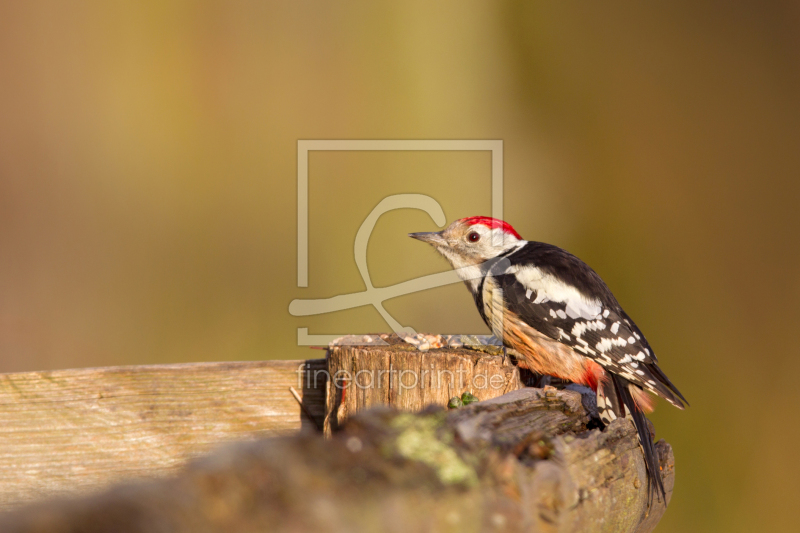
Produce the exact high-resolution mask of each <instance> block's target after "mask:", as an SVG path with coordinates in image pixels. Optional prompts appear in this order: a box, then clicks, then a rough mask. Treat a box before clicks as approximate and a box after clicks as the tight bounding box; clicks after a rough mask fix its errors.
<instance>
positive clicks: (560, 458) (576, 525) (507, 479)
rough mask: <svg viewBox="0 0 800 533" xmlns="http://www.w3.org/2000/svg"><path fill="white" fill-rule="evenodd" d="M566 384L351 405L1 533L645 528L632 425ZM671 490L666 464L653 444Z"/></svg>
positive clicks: (650, 522)
mask: <svg viewBox="0 0 800 533" xmlns="http://www.w3.org/2000/svg"><path fill="white" fill-rule="evenodd" d="M587 421H588V416H587V414H586V411H585V410H584V408H583V406H582V405H581V397H580V395H579V394H578V393H576V392H571V391H556V390H555V389H550V390H541V389H532V388H528V389H522V390H517V391H513V392H511V393H509V394H507V395H505V396H503V397H501V398H496V399H493V400H487V401H485V402H481V403H477V404H473V405H470V406H468V407H463V408H461V409H458V410H455V411H450V412H447V411H444V410H442V409H438V410H431V409H428V410H427V411H425V412H423V413H419V414H411V413H406V412H399V411H396V410H389V409H386V408H378V409H374V410H368V411H365V412H362V413H359V414H358V415H356V416H355V417H353V418H351V419H349V420H348V421H347V423H346V424H345V425H344V428H343V429H342V430H341V431H339V432H336V433H334V434H333V437H332V438H331V439H327V440H326V439H325V438H324V437H323V436H321V435H320V434H319V433H312V432H307V433H302V434H299V435H296V436H293V437H280V438H273V439H266V440H261V441H257V442H253V443H249V444H240V445H231V446H230V447H228V448H226V449H223V450H219V451H217V452H215V453H213V454H212V455H210V456H208V457H205V458H202V459H199V460H197V461H195V462H193V463H192V464H191V465H190V466H189V467H187V468H185V469H184V470H182V471H181V472H180V473H179V474H178V475H177V476H175V477H174V478H171V479H168V480H161V481H151V482H147V483H143V484H137V485H129V486H124V487H118V488H116V489H114V490H112V491H110V492H108V493H105V494H102V495H98V496H94V497H89V498H84V499H81V500H77V501H75V500H72V501H62V502H50V503H41V504H37V505H35V506H33V507H29V508H25V509H21V510H19V511H17V512H14V513H11V514H8V515H4V516H0V531H3V532H4V533H35V532H45V531H46V532H48V533H67V532H76V531H81V532H82V533H101V532H110V531H114V532H120V533H138V532H142V533H143V532H148V533H149V532H152V531H170V532H173V533H183V532H186V533H217V532H220V533H221V532H226V533H227V532H230V531H236V532H262V531H279V532H281V531H286V532H289V531H292V532H305V531H308V532H312V531H313V532H318V531H326V532H348V533H350V532H360V531H364V532H367V531H369V532H372V531H403V532H404V533H414V532H417V531H454V532H455V531H458V532H460V533H464V532H473V531H474V532H478V531H510V532H522V531H526V532H543V533H550V532H559V533H560V532H573V531H574V532H587V533H592V532H614V533H625V532H639V533H646V532H648V531H651V530H652V529H653V528H654V527H655V524H656V523H657V522H658V519H659V518H660V517H661V515H662V513H663V511H664V507H665V504H664V503H661V504H654V506H653V507H652V508H651V509H650V512H649V514H648V513H647V510H646V509H647V505H646V500H647V494H648V490H647V480H646V477H645V475H646V474H645V466H644V461H643V457H642V453H641V450H640V448H639V445H638V442H637V436H636V431H635V429H634V428H633V425H632V424H631V422H630V421H628V420H622V419H620V420H616V421H614V422H613V423H612V424H611V425H610V426H609V427H608V428H606V429H605V430H604V431H602V432H601V431H599V430H596V429H595V430H587V428H586V423H587ZM656 450H657V452H658V455H659V461H660V464H661V467H662V470H661V474H662V476H663V479H664V486H665V488H666V489H667V495H668V497H669V496H671V494H672V487H673V481H674V465H673V458H672V453H671V449H670V447H669V445H667V444H666V443H664V442H663V441H661V442H659V443H658V444H657V446H656Z"/></svg>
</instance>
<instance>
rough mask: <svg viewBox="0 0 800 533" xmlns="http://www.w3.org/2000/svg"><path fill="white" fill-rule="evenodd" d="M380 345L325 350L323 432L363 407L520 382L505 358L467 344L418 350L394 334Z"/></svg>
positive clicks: (417, 403) (482, 393)
mask: <svg viewBox="0 0 800 533" xmlns="http://www.w3.org/2000/svg"><path fill="white" fill-rule="evenodd" d="M383 338H384V340H385V341H387V343H388V345H386V346H334V347H331V348H330V349H329V350H328V370H329V372H330V376H331V383H330V386H329V387H328V394H327V412H326V417H325V431H326V434H330V432H331V431H335V430H336V429H337V428H338V427H339V426H340V425H341V424H343V423H344V422H345V420H346V419H347V418H348V417H350V416H352V415H354V414H356V413H358V412H360V411H363V410H365V409H369V408H370V407H374V406H377V405H388V406H391V407H395V408H397V409H400V410H402V411H410V412H415V411H421V410H422V409H424V408H425V407H427V406H429V405H438V406H446V405H447V402H448V400H449V399H450V398H452V397H454V396H460V395H461V394H462V393H464V392H471V393H472V394H474V395H475V396H476V397H477V398H478V399H479V400H488V399H490V398H496V397H498V396H502V395H503V394H505V393H507V392H509V391H512V390H516V389H519V388H522V387H523V384H522V383H521V382H520V378H519V370H518V368H517V367H516V366H515V365H514V364H512V362H511V360H510V358H507V357H504V356H503V355H501V354H500V355H498V354H497V352H499V350H500V349H499V348H496V349H495V353H494V354H492V353H482V352H480V351H476V350H473V349H467V348H463V347H459V348H450V347H443V348H436V349H431V350H429V351H424V352H421V351H418V350H417V349H416V348H415V347H414V346H413V345H410V344H407V343H405V342H403V341H401V340H399V339H398V337H397V336H396V335H390V336H384V337H383Z"/></svg>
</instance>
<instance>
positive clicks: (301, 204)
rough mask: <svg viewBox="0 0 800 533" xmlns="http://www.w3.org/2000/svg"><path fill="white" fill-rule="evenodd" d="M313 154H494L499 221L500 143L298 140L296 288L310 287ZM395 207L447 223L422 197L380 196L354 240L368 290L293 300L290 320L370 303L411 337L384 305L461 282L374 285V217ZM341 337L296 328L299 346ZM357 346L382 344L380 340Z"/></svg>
mask: <svg viewBox="0 0 800 533" xmlns="http://www.w3.org/2000/svg"><path fill="white" fill-rule="evenodd" d="M312 150H326V151H331V150H342V151H376V150H380V151H398V150H405V151H445V150H451V151H490V152H491V154H492V199H491V202H492V203H491V205H492V217H494V218H498V219H501V220H502V218H503V141H502V140H300V141H297V286H298V287H308V154H309V152H310V151H312ZM394 209H419V210H422V211H425V212H426V213H428V215H429V216H430V217H431V219H433V221H434V222H435V223H436V225H437V226H439V227H442V226H444V225H445V223H446V221H447V219H446V217H445V214H444V210H442V207H441V205H439V202H437V201H436V200H434V199H433V198H431V197H430V196H426V195H424V194H396V195H392V196H388V197H386V198H384V199H383V200H382V201H381V202H380V203H379V204H378V205H377V206H376V207H375V208H374V209H373V210H372V212H370V213H369V214H368V215H367V217H366V218H365V219H364V222H363V223H362V224H361V227H360V228H359V230H358V233H357V234H356V238H355V246H354V253H355V260H356V265H357V266H358V271H359V273H360V274H361V278H362V279H363V280H364V285H365V286H366V290H364V291H362V292H355V293H350V294H342V295H338V296H334V297H331V298H325V299H308V300H304V299H296V300H293V301H292V302H291V303H290V304H289V313H291V314H292V315H293V316H311V315H320V314H324V313H332V312H334V311H341V310H345V309H352V308H354V307H360V306H364V305H372V306H373V307H375V309H376V310H377V311H378V312H379V313H380V315H381V316H382V317H383V319H384V320H385V321H386V323H387V324H388V325H389V327H391V328H392V330H393V331H394V332H395V333H397V334H401V335H413V334H415V333H416V332H415V331H414V330H413V329H412V328H411V327H408V326H406V327H404V326H402V325H401V324H400V323H399V322H398V321H397V320H395V318H394V317H392V315H390V314H389V313H388V312H387V311H386V309H384V307H383V302H384V301H385V300H388V299H391V298H395V297H397V296H403V295H405V294H411V293H413V292H418V291H423V290H426V289H432V288H435V287H441V286H444V285H449V284H451V283H459V282H460V281H461V279H460V278H459V277H458V274H457V272H456V271H454V270H448V271H447V272H441V273H438V274H431V275H428V276H423V277H421V278H416V279H412V280H408V281H404V282H402V283H398V284H395V285H391V286H388V287H375V286H373V285H372V280H371V279H370V275H369V269H368V268H367V244H368V242H369V237H370V235H371V234H372V230H373V229H374V228H375V224H376V223H377V221H378V219H379V218H380V217H381V215H383V214H384V213H387V212H389V211H392V210H394ZM343 336H344V335H311V334H309V333H308V328H298V329H297V343H298V345H300V346H320V345H327V344H329V343H330V342H332V341H333V340H334V339H336V338H339V337H343ZM360 344H373V345H374V344H385V342H384V341H383V340H381V339H380V337H377V336H376V337H373V338H371V339H370V340H364V341H363V342H361V343H360Z"/></svg>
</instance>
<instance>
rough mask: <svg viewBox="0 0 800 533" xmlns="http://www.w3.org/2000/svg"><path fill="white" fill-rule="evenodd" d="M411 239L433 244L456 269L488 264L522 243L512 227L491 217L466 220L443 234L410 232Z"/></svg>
mask: <svg viewBox="0 0 800 533" xmlns="http://www.w3.org/2000/svg"><path fill="white" fill-rule="evenodd" d="M408 236H409V237H413V238H415V239H419V240H421V241H423V242H427V243H428V244H431V245H432V246H433V247H434V248H436V251H438V252H439V253H440V254H442V255H443V256H445V258H447V260H448V261H450V264H452V265H453V267H455V268H461V267H466V266H471V265H477V264H480V263H483V262H484V261H488V260H489V259H492V258H494V257H497V256H498V255H500V254H502V253H504V252H507V251H508V250H510V249H512V248H514V247H516V246H517V245H518V244H519V243H520V241H522V237H520V236H519V233H517V232H516V231H515V230H514V228H512V227H511V225H510V224H508V223H507V222H503V221H502V220H498V219H496V218H490V217H469V218H462V219H460V220H456V221H455V222H453V223H452V224H450V225H449V226H447V227H446V228H445V229H444V230H442V231H432V232H428V233H409V234H408Z"/></svg>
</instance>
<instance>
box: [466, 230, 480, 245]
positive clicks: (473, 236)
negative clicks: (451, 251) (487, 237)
mask: <svg viewBox="0 0 800 533" xmlns="http://www.w3.org/2000/svg"><path fill="white" fill-rule="evenodd" d="M467 240H468V241H469V242H478V241H479V240H481V236H480V235H479V234H478V233H476V232H474V231H473V232H472V233H470V234H469V235H467Z"/></svg>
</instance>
